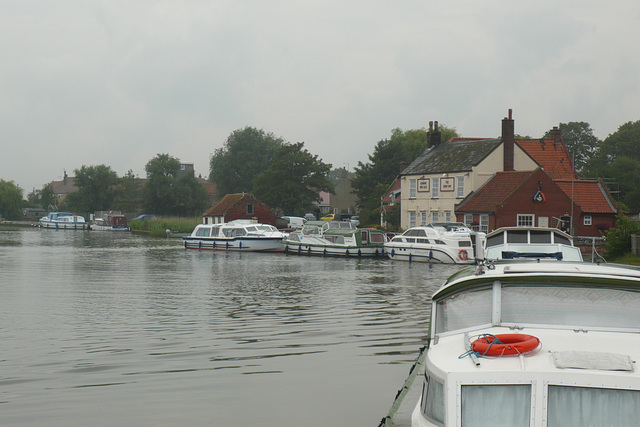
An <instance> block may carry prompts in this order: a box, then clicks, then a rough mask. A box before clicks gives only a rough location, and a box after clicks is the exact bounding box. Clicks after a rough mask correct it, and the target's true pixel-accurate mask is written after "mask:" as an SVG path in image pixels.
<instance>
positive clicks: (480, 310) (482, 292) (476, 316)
mask: <svg viewBox="0 0 640 427" xmlns="http://www.w3.org/2000/svg"><path fill="white" fill-rule="evenodd" d="M490 286H491V285H489V286H488V287H487V288H485V289H478V290H474V291H465V292H462V293H459V294H456V295H453V296H451V297H449V298H445V299H443V300H441V301H438V304H437V306H436V325H435V326H436V333H441V332H448V331H455V330H458V329H464V328H469V327H472V326H477V325H485V324H491V305H492V300H493V291H492V288H491V287H490Z"/></svg>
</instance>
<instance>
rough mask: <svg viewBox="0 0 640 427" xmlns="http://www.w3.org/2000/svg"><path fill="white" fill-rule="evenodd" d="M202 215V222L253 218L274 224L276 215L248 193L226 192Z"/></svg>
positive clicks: (213, 222) (263, 222) (209, 222)
mask: <svg viewBox="0 0 640 427" xmlns="http://www.w3.org/2000/svg"><path fill="white" fill-rule="evenodd" d="M202 217H203V223H204V224H221V223H225V222H230V221H234V220H236V219H254V220H256V221H258V222H259V223H262V224H270V225H273V226H275V225H276V215H275V214H274V213H273V212H272V211H271V208H270V207H269V206H267V205H266V204H265V203H263V202H262V201H260V200H259V199H258V198H256V197H255V196H254V195H253V194H250V193H237V194H227V195H226V196H224V197H223V198H222V200H220V201H219V202H218V203H216V204H215V205H213V206H212V207H211V209H209V210H208V211H207V212H205V213H204V214H203V215H202Z"/></svg>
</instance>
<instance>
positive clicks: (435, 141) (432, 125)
mask: <svg viewBox="0 0 640 427" xmlns="http://www.w3.org/2000/svg"><path fill="white" fill-rule="evenodd" d="M441 138H442V135H441V133H440V131H439V130H438V122H437V121H436V122H429V147H435V146H437V145H440V142H442V141H441Z"/></svg>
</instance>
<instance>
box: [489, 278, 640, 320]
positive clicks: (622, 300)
mask: <svg viewBox="0 0 640 427" xmlns="http://www.w3.org/2000/svg"><path fill="white" fill-rule="evenodd" d="M501 311H502V322H504V323H514V324H547V325H569V326H571V325H582V326H583V327H586V328H594V327H602V328H631V329H637V328H638V326H639V325H640V292H636V291H631V290H620V289H612V288H588V287H584V286H580V285H575V286H562V287H557V286H535V285H531V284H529V285H526V284H525V285H517V286H515V285H510V286H504V287H503V288H502V307H501Z"/></svg>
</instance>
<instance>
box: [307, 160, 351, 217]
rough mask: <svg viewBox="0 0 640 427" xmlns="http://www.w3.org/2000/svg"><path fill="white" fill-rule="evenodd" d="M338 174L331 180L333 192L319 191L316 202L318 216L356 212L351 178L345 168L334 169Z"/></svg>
mask: <svg viewBox="0 0 640 427" xmlns="http://www.w3.org/2000/svg"><path fill="white" fill-rule="evenodd" d="M335 171H336V172H337V173H339V175H337V176H336V177H335V178H334V179H333V181H334V185H333V193H328V192H326V191H321V192H320V193H319V195H320V201H319V202H318V203H317V204H316V205H317V207H318V210H319V212H318V213H319V214H320V216H323V215H326V214H329V213H333V214H339V213H348V214H355V213H356V202H357V199H358V198H357V196H356V195H355V193H354V192H353V187H351V178H350V177H349V172H348V171H347V169H345V168H342V169H336V170H335Z"/></svg>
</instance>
